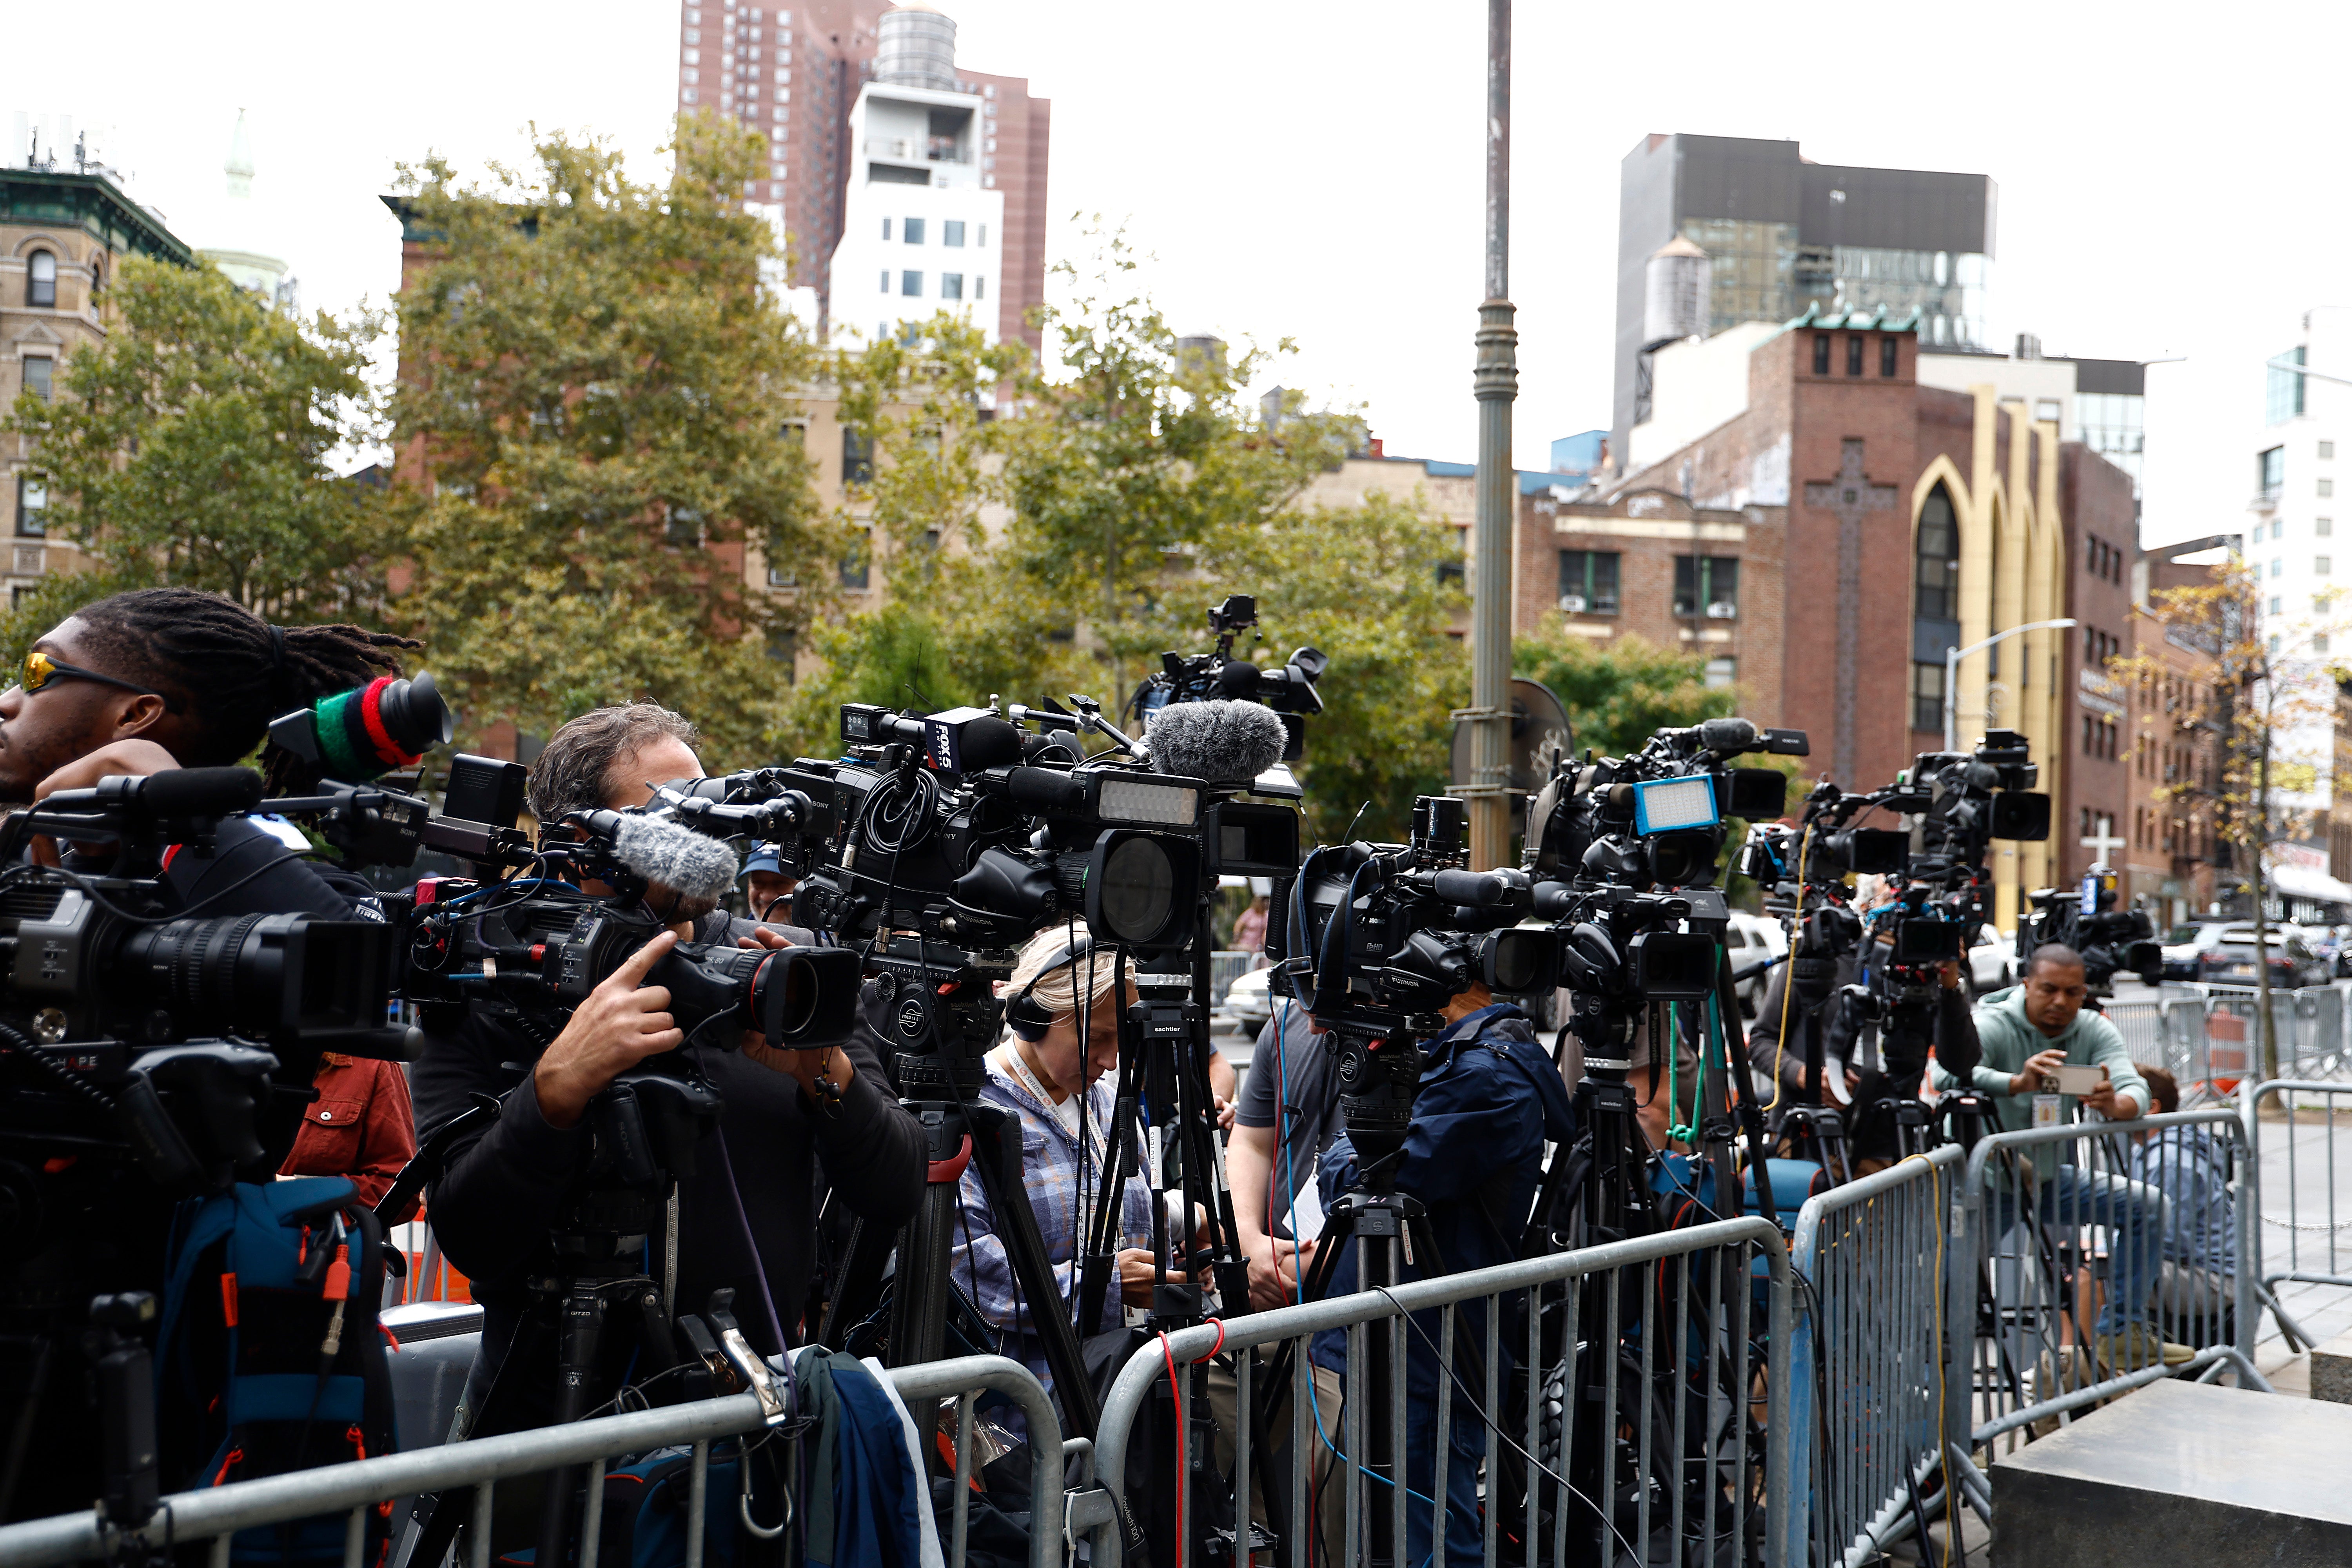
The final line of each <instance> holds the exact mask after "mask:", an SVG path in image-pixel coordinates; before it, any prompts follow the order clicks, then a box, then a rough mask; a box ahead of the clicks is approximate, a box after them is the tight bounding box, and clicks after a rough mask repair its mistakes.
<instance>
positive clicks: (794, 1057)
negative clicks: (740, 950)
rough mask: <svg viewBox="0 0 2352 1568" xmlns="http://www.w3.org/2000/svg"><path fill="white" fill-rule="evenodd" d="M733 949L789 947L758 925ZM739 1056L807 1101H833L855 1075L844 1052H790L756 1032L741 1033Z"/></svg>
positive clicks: (836, 1049)
mask: <svg viewBox="0 0 2352 1568" xmlns="http://www.w3.org/2000/svg"><path fill="white" fill-rule="evenodd" d="M735 945H736V946H737V947H764V948H767V949H770V950H771V951H773V950H774V949H777V948H782V947H790V946H792V945H793V944H792V943H791V942H788V941H786V940H785V937H784V933H783V932H782V931H774V930H772V929H770V928H769V927H767V926H761V927H760V928H759V929H758V930H757V931H753V932H752V933H751V935H750V936H747V937H742V938H740V939H738V941H737V942H736V943H735ZM743 1054H744V1055H745V1056H747V1057H749V1058H751V1059H752V1060H753V1061H755V1062H758V1063H759V1064H760V1065H761V1067H763V1068H767V1069H768V1070H769V1071H771V1072H780V1073H782V1074H783V1075H784V1076H785V1077H786V1078H789V1079H792V1080H793V1082H794V1083H797V1084H799V1085H800V1086H801V1092H802V1093H803V1094H805V1095H807V1096H808V1097H809V1098H810V1099H811V1100H835V1099H838V1098H840V1095H841V1091H842V1090H843V1089H847V1088H848V1087H849V1080H850V1079H853V1078H856V1076H857V1064H856V1062H855V1061H853V1060H851V1059H850V1055H849V1053H848V1052H847V1051H845V1050H842V1049H841V1048H840V1047H835V1046H828V1047H825V1048H824V1050H821V1051H799V1050H793V1049H791V1048H789V1047H783V1046H772V1045H770V1044H768V1037H767V1036H765V1035H763V1034H761V1033H760V1031H759V1030H757V1029H746V1030H744V1031H743Z"/></svg>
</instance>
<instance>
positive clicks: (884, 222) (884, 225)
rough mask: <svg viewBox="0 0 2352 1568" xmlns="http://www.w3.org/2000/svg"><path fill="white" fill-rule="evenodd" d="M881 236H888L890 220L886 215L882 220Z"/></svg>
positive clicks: (885, 237)
mask: <svg viewBox="0 0 2352 1568" xmlns="http://www.w3.org/2000/svg"><path fill="white" fill-rule="evenodd" d="M882 237H883V238H884V239H888V238H889V237H890V220H889V219H888V218H887V217H886V218H884V219H883V220H882Z"/></svg>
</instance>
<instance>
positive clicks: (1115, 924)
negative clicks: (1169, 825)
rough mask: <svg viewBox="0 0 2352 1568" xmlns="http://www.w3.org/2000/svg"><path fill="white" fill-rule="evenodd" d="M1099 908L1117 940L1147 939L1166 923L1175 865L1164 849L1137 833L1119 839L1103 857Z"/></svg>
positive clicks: (1172, 901) (1172, 900) (1173, 891)
mask: <svg viewBox="0 0 2352 1568" xmlns="http://www.w3.org/2000/svg"><path fill="white" fill-rule="evenodd" d="M1100 898H1101V902H1100V904H1099V906H1098V907H1099V908H1100V909H1101V910H1102V918H1103V924H1104V926H1105V927H1106V928H1107V929H1108V931H1109V933H1110V935H1111V936H1112V938H1113V939H1114V940H1116V941H1118V942H1149V941H1150V940H1152V939H1153V938H1154V937H1156V936H1158V935H1159V934H1160V931H1161V929H1162V928H1164V927H1165V926H1166V925H1167V923H1168V918H1169V916H1170V914H1171V912H1172V911H1173V910H1174V906H1175V902H1176V868H1174V867H1173V866H1172V865H1171V864H1170V863H1169V859H1168V851H1167V850H1166V849H1165V848H1163V847H1161V846H1160V844H1158V843H1157V842H1156V841H1154V840H1152V839H1150V838H1145V837H1140V836H1138V837H1129V838H1122V839H1120V840H1119V841H1118V843H1116V844H1114V845H1112V846H1111V847H1110V853H1109V854H1108V855H1106V856H1104V857H1103V862H1102V891H1101V895H1100Z"/></svg>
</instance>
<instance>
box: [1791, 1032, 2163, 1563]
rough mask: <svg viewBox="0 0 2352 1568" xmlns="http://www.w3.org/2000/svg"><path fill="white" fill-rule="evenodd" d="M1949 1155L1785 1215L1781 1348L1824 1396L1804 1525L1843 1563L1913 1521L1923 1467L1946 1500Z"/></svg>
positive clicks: (1955, 1164)
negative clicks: (1788, 1323)
mask: <svg viewBox="0 0 2352 1568" xmlns="http://www.w3.org/2000/svg"><path fill="white" fill-rule="evenodd" d="M2149 1023H2150V1026H2151V1027H2153V1026H2154V1024H2155V1019H2154V1018H2153V1016H2151V1018H2150V1019H2149ZM1961 1162H1962V1156H1961V1152H1960V1150H1959V1149H1958V1147H1957V1146H1952V1145H1947V1146H1946V1147H1944V1148H1940V1149H1937V1150H1936V1151H1934V1152H1932V1153H1929V1154H1927V1155H1925V1156H1921V1157H1916V1158H1913V1159H1909V1160H1906V1161H1904V1162H1902V1163H1900V1164H1897V1165H1895V1166H1892V1167H1890V1168H1889V1169H1887V1170H1884V1171H1880V1172H1878V1173H1875V1174H1873V1175H1868V1176H1864V1177H1863V1178H1861V1179H1860V1180H1858V1181H1854V1182H1850V1183H1848V1184H1845V1185H1844V1186H1842V1187H1836V1188H1832V1190H1831V1191H1829V1192H1826V1193H1822V1194H1818V1195H1817V1196H1814V1197H1811V1198H1809V1199H1807V1200H1806V1202H1805V1206H1804V1208H1803V1209H1802V1210H1801V1211H1800V1212H1799V1214H1798V1215H1797V1226H1796V1231H1795V1237H1794V1240H1793V1242H1792V1244H1791V1245H1790V1254H1789V1255H1790V1267H1791V1268H1793V1269H1794V1270H1795V1273H1796V1278H1797V1279H1798V1281H1799V1286H1800V1289H1801V1292H1802V1294H1801V1301H1802V1303H1803V1304H1804V1306H1805V1308H1806V1317H1805V1319H1804V1321H1802V1322H1801V1323H1800V1325H1799V1329H1798V1334H1799V1341H1798V1342H1797V1343H1796V1344H1794V1345H1792V1347H1791V1349H1792V1350H1793V1351H1795V1352H1798V1361H1799V1365H1800V1366H1801V1367H1802V1366H1803V1365H1804V1364H1805V1363H1807V1362H1808V1361H1809V1360H1811V1358H1818V1360H1819V1363H1820V1373H1819V1374H1818V1380H1817V1381H1818V1383H1819V1385H1820V1387H1821V1389H1822V1399H1823V1401H1824V1404H1825V1406H1826V1407H1825V1408H1824V1409H1823V1410H1822V1413H1821V1415H1820V1418H1819V1420H1818V1423H1817V1426H1818V1428H1819V1430H1820V1431H1821V1433H1822V1441H1821V1442H1820V1443H1818V1444H1815V1443H1808V1444H1807V1445H1806V1447H1807V1451H1808V1452H1809V1453H1810V1454H1811V1456H1812V1460H1813V1463H1812V1466H1811V1475H1810V1478H1808V1479H1809V1481H1810V1486H1809V1499H1810V1502H1811V1510H1812V1511H1813V1512H1814V1513H1816V1514H1817V1515H1818V1523H1817V1525H1815V1527H1814V1530H1813V1533H1816V1534H1818V1535H1819V1536H1820V1538H1821V1539H1822V1541H1824V1542H1826V1543H1827V1545H1828V1547H1829V1550H1830V1552H1832V1554H1833V1555H1834V1557H1835V1558H1836V1559H1837V1560H1838V1561H1841V1562H1843V1563H1845V1564H1846V1565H1847V1568H1859V1565H1860V1564H1862V1563H1867V1562H1871V1561H1874V1560H1875V1559H1876V1558H1877V1557H1878V1556H1879V1555H1880V1553H1881V1551H1882V1549H1883V1548H1884V1547H1885V1545H1886V1543H1887V1542H1890V1541H1892V1540H1894V1539H1895V1537H1896V1536H1898V1535H1900V1534H1901V1533H1903V1532H1905V1531H1907V1530H1908V1529H1910V1528H1911V1527H1912V1526H1913V1525H1914V1524H1915V1523H1918V1524H1924V1523H1925V1521H1926V1520H1927V1513H1928V1508H1929V1504H1928V1501H1927V1498H1926V1496H1925V1493H1924V1490H1923V1489H1924V1487H1925V1480H1926V1478H1927V1476H1928V1475H1930V1474H1935V1473H1937V1472H1941V1479H1940V1480H1939V1481H1938V1483H1937V1485H1938V1488H1939V1489H1944V1491H1945V1499H1944V1502H1943V1503H1939V1504H1937V1505H1935V1506H1939V1507H1940V1506H1945V1505H1947V1504H1948V1502H1949V1500H1950V1493H1949V1490H1948V1488H1949V1486H1950V1480H1951V1478H1950V1475H1949V1468H1950V1467H1949V1460H1948V1450H1947V1449H1946V1447H1945V1445H1944V1442H1943V1425H1944V1407H1945V1405H1946V1402H1947V1401H1948V1398H1949V1396H1950V1390H1949V1389H1948V1386H1947V1383H1946V1376H1947V1367H1948V1357H1947V1356H1946V1355H1945V1353H1944V1336H1945V1323H1946V1321H1947V1318H1948V1312H1947V1303H1946V1301H1945V1299H1944V1291H1945V1284H1946V1281H1947V1280H1948V1279H1950V1278H1951V1273H1950V1269H1949V1259H1948V1256H1947V1253H1948V1247H1947V1231H1948V1226H1947V1224H1946V1215H1947V1214H1948V1212H1949V1210H1950V1207H1951V1205H1952V1203H1953V1200H1954V1199H1955V1198H1956V1197H1957V1196H1958V1190H1959V1181H1960V1177H1961V1173H1962V1172H1961ZM1809 1327H1810V1329H1811V1333H1810V1334H1808V1333H1807V1332H1806V1329H1807V1328H1809ZM1799 1375H1801V1376H1802V1375H1803V1374H1802V1373H1800V1374H1799ZM1801 1387H1802V1388H1805V1389H1806V1391H1808V1392H1809V1391H1810V1384H1801ZM1808 1430H1811V1426H1808ZM1962 1462H1963V1463H1965V1460H1963V1461H1962ZM1800 1500H1803V1498H1802V1496H1801V1499H1798V1500H1792V1502H1796V1501H1800Z"/></svg>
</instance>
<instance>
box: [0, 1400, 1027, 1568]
mask: <svg viewBox="0 0 2352 1568" xmlns="http://www.w3.org/2000/svg"><path fill="white" fill-rule="evenodd" d="M889 1375H890V1380H891V1383H892V1384H893V1385H894V1386H895V1387H896V1388H897V1389H898V1394H899V1397H900V1398H901V1399H903V1400H904V1401H906V1402H907V1404H908V1408H909V1414H911V1415H914V1418H915V1426H916V1431H917V1433H918V1435H919V1437H920V1439H921V1440H922V1441H924V1442H929V1441H930V1438H931V1434H932V1431H933V1430H934V1426H935V1422H936V1416H935V1415H933V1412H934V1411H935V1410H936V1408H937V1406H936V1405H935V1404H934V1403H933V1402H935V1401H937V1400H939V1399H940V1398H943V1397H946V1396H950V1395H953V1396H955V1397H956V1399H957V1417H956V1419H957V1436H958V1442H957V1444H956V1477H955V1480H956V1485H955V1498H956V1502H955V1507H954V1509H953V1510H952V1517H951V1518H950V1519H949V1520H943V1521H939V1528H940V1533H941V1535H942V1537H943V1539H942V1542H941V1545H942V1547H943V1548H948V1547H950V1543H951V1551H950V1553H949V1554H948V1555H947V1557H946V1562H947V1563H948V1568H961V1563H962V1562H963V1559H964V1540H965V1528H966V1520H967V1509H968V1504H969V1493H970V1491H971V1487H970V1486H969V1484H968V1483H969V1481H970V1479H971V1469H970V1456H971V1406H972V1400H973V1397H974V1396H975V1395H976V1394H978V1393H980V1392H981V1391H983V1390H991V1389H992V1390H995V1391H997V1392H999V1393H1002V1394H1006V1395H1007V1396H1009V1397H1010V1398H1012V1399H1013V1401H1014V1402H1015V1403H1016V1404H1018V1405H1020V1407H1021V1410H1022V1414H1023V1415H1025V1416H1026V1417H1027V1418H1028V1423H1029V1434H1030V1441H1031V1442H1032V1443H1033V1444H1035V1445H1036V1446H1037V1448H1038V1451H1039V1452H1040V1453H1050V1454H1056V1455H1058V1454H1059V1453H1061V1451H1062V1442H1061V1426H1060V1424H1059V1421H1058V1419H1057V1418H1056V1416H1055V1411H1054V1405H1053V1401H1052V1399H1051V1398H1050V1397H1049V1396H1048V1395H1047V1394H1046V1393H1045V1389H1044V1388H1043V1387H1042V1386H1041V1385H1040V1384H1038V1382H1037V1379H1036V1377H1035V1375H1034V1374H1033V1373H1031V1372H1030V1371H1029V1370H1028V1369H1027V1368H1026V1367H1024V1366H1022V1365H1021V1364H1020V1363H1018V1362H1013V1361H1008V1360H1006V1359H1005V1358H1004V1357H1003V1356H965V1357H961V1358H960V1359H957V1360H954V1361H944V1362H934V1363H928V1364H926V1365H922V1366H914V1367H905V1368H900V1369H898V1370H897V1371H894V1372H892V1373H890V1374H889ZM761 1424H762V1417H761V1406H760V1401H759V1399H758V1397H757V1396H756V1395H753V1394H733V1395H730V1396H728V1397H726V1398H722V1399H709V1400H702V1401H699V1402H698V1403H695V1404H691V1405H669V1406H667V1407H664V1408H661V1409H656V1410H641V1411H634V1412H631V1413H629V1414H627V1415H607V1416H600V1417H598V1418H596V1419H594V1420H591V1421H580V1422H574V1423H573V1424H572V1425H570V1426H544V1427H540V1428H538V1429H537V1430H534V1431H529V1432H514V1433H509V1434H507V1435H504V1436H495V1437H478V1438H475V1439H473V1440H471V1441H469V1442H464V1443H450V1444H445V1445H443V1446H441V1447H429V1448H423V1449H418V1450H415V1451H411V1452H405V1453H399V1454H391V1455H387V1456H384V1457H383V1458H373V1459H361V1460H357V1461H354V1462H352V1463H349V1464H341V1465H328V1466H323V1467H321V1468H318V1469H311V1470H299V1471H296V1472H294V1473H293V1474H290V1475H283V1476H272V1477H269V1478H268V1479H262V1480H253V1481H240V1482H237V1483H236V1484H234V1485H230V1486H225V1487H218V1488H214V1489H207V1490H202V1491H189V1492H179V1493H175V1494H173V1496H171V1497H167V1498H165V1499H164V1500H163V1502H162V1504H161V1505H159V1507H158V1508H157V1510H156V1512H155V1514H154V1517H153V1518H152V1520H151V1521H149V1522H148V1523H147V1524H146V1526H145V1527H144V1528H142V1529H141V1530H138V1531H116V1530H114V1529H112V1528H111V1527H109V1526H107V1525H105V1524H103V1523H102V1522H101V1521H100V1519H99V1518H98V1517H97V1515H96V1514H94V1513H93V1512H91V1511H89V1510H85V1511H83V1512H80V1513H74V1514H65V1515H60V1516H58V1517H57V1518H53V1519H43V1520H34V1521H28V1522H26V1523H22V1524H12V1525H6V1526H0V1563H6V1564H7V1565H8V1568H48V1565H50V1564H65V1563H110V1562H113V1561H117V1560H118V1559H119V1558H121V1557H125V1556H128V1557H131V1558H137V1557H140V1556H141V1555H142V1554H145V1553H155V1552H165V1551H167V1550H169V1549H173V1548H184V1547H188V1546H193V1545H195V1544H197V1543H200V1542H208V1543H209V1559H210V1562H211V1563H212V1564H213V1568H226V1564H227V1563H228V1562H229V1560H230V1556H229V1554H230V1549H231V1544H232V1542H233V1540H234V1538H235V1536H236V1532H237V1531H242V1530H247V1529H251V1528H253V1527H255V1526H257V1525H270V1524H279V1523H283V1522H286V1521H291V1520H299V1519H312V1518H317V1517H319V1516H320V1515H327V1514H337V1513H341V1514H347V1515H348V1516H349V1522H348V1526H347V1529H346V1531H345V1534H344V1539H343V1568H362V1561H361V1559H362V1547H363V1543H364V1542H365V1540H366V1516H367V1514H368V1511H369V1510H371V1509H373V1508H375V1507H377V1506H378V1505H380V1504H383V1503H385V1502H387V1501H394V1500H401V1499H404V1498H413V1497H415V1496H418V1495H420V1494H424V1493H449V1492H453V1491H456V1490H457V1489H466V1488H470V1489H473V1493H474V1496H473V1502H472V1514H471V1521H472V1523H471V1529H470V1531H468V1538H467V1541H466V1549H467V1556H466V1557H465V1559H464V1562H465V1563H467V1565H468V1568H488V1563H489V1561H490V1519H491V1507H492V1500H493V1496H494V1492H495V1489H496V1484H497V1483H498V1482H500V1481H511V1480H515V1479H519V1478H522V1477H529V1476H534V1475H540V1474H543V1473H545V1472H547V1471H550V1470H552V1469H556V1468H560V1467H562V1466H566V1465H581V1464H585V1465H587V1466H589V1470H588V1486H587V1493H586V1507H585V1510H584V1518H583V1522H582V1526H581V1531H580V1550H579V1555H578V1560H577V1562H578V1568H597V1563H596V1559H597V1554H598V1548H599V1545H600V1544H601V1543H600V1541H599V1526H600V1524H601V1522H602V1515H603V1500H604V1488H603V1485H602V1483H603V1479H604V1470H605V1467H606V1466H607V1464H609V1463H610V1462H611V1461H612V1460H614V1459H616V1458H623V1457H625V1456H630V1455H636V1454H643V1453H647V1452H651V1451H653V1450H656V1449H660V1448H671V1447H682V1446H688V1445H691V1447H692V1449H693V1458H692V1464H691V1468H690V1470H689V1472H688V1475H689V1479H688V1502H687V1509H686V1568H700V1565H701V1563H702V1562H703V1559H704V1550H703V1548H704V1541H703V1532H704V1520H705V1507H706V1501H707V1499H708V1487H709V1466H710V1450H711V1445H712V1444H714V1443H718V1442H723V1441H725V1440H726V1439H728V1438H730V1437H739V1436H743V1435H744V1434H746V1433H750V1432H752V1431H755V1430H757V1429H758V1428H759V1427H760V1426H761ZM739 1468H740V1467H739ZM1061 1485H1062V1467H1061V1465H1060V1464H1058V1463H1045V1462H1041V1463H1038V1464H1036V1465H1034V1467H1033V1468H1032V1481H1031V1495H1030V1510H1031V1512H1030V1521H1031V1530H1030V1543H1029V1562H1030V1565H1031V1568H1051V1565H1053V1564H1056V1563H1060V1562H1061V1561H1062V1552H1061V1544H1062V1534H1063V1531H1062V1490H1061ZM746 1517H747V1520H748V1514H747V1516H746ZM759 1528H761V1529H765V1528H768V1527H764V1526H762V1527H759ZM400 1544H401V1543H399V1542H395V1543H394V1545H395V1551H396V1550H397V1548H398V1547H399V1545H400ZM396 1560H397V1559H396V1557H395V1561H396ZM406 1568H436V1565H434V1564H431V1563H411V1564H407V1565H406ZM620 1568H625V1565H620Z"/></svg>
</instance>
